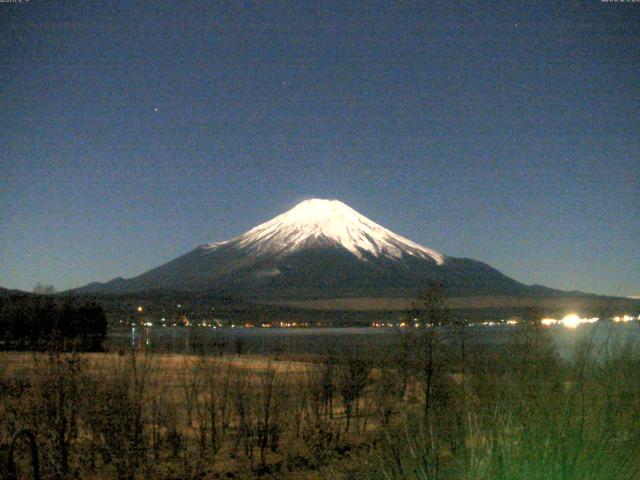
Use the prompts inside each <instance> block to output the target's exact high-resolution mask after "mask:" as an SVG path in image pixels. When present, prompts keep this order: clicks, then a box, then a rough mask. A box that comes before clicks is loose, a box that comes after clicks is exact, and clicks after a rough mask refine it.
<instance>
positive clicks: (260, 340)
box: [109, 321, 640, 359]
mask: <svg viewBox="0 0 640 480" xmlns="http://www.w3.org/2000/svg"><path fill="white" fill-rule="evenodd" d="M546 328H548V330H549V333H550V335H551V338H552V339H553V341H554V342H555V344H556V345H557V347H558V350H559V352H560V354H561V355H562V356H563V357H564V358H566V359H570V358H572V357H573V352H574V350H575V347H576V345H577V344H578V343H579V342H580V341H585V340H591V341H592V345H593V346H594V351H595V352H596V353H597V354H603V353H604V352H606V351H609V350H611V349H613V348H615V346H617V345H621V344H624V343H629V342H631V343H633V344H635V345H636V346H640V322H635V321H634V322H629V323H612V322H606V321H602V322H598V323H595V324H584V325H580V326H578V327H577V328H575V329H570V328H567V327H565V326H562V325H554V326H549V327H546ZM517 329H518V327H517V326H513V325H501V324H497V325H495V326H470V327H466V328H465V329H464V342H465V344H466V346H467V347H468V348H473V349H478V348H485V347H486V348H491V347H499V346H501V345H505V344H507V343H508V342H510V341H511V339H512V338H513V335H514V334H515V333H516V332H517ZM401 331H402V330H401V329H395V328H371V327H360V328H355V327H354V328H216V329H214V328H207V327H189V328H186V327H185V328H180V327H164V328H162V327H136V328H132V329H131V330H130V331H125V332H120V333H117V334H113V335H111V337H110V339H109V343H110V348H112V349H118V350H124V349H129V348H137V349H144V350H148V351H150V352H162V353H166V352H170V353H184V354H192V353H204V354H218V353H234V354H248V353H250V354H276V355H277V354H303V353H312V354H326V353H339V352H341V351H345V350H350V349H367V350H370V351H374V352H375V351H379V352H381V353H384V352H385V351H387V350H388V349H389V348H390V347H392V346H393V345H394V343H395V342H397V341H398V338H399V334H400V332H401ZM438 331H439V335H441V337H442V338H443V339H444V340H445V341H448V342H450V343H453V342H456V343H458V342H459V341H460V338H461V337H460V334H459V333H457V332H453V331H451V330H450V329H448V328H440V329H439V330H438Z"/></svg>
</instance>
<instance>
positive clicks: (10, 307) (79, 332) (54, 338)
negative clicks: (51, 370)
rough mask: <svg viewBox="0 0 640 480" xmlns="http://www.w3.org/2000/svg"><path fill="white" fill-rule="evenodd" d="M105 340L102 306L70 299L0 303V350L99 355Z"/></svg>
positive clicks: (16, 299)
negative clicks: (77, 352)
mask: <svg viewBox="0 0 640 480" xmlns="http://www.w3.org/2000/svg"><path fill="white" fill-rule="evenodd" d="M106 336H107V319H106V316H105V313H104V310H103V308H102V306H100V305H99V304H98V303H95V302H89V301H81V300H78V299H74V298H72V297H65V298H56V297H50V296H43V295H21V296H11V297H8V298H3V299H0V349H2V350H46V349H51V348H58V349H61V350H78V351H101V350H102V349H103V348H102V344H103V342H104V340H105V338H106Z"/></svg>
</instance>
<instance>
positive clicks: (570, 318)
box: [120, 304, 640, 329]
mask: <svg viewBox="0 0 640 480" xmlns="http://www.w3.org/2000/svg"><path fill="white" fill-rule="evenodd" d="M181 307H182V305H181V304H178V308H181ZM212 310H213V308H212ZM136 311H137V312H139V313H142V312H143V311H144V308H143V307H142V306H138V307H137V308H136ZM598 320H600V318H598V317H591V318H582V317H580V316H579V315H577V314H575V313H570V314H568V315H566V316H564V317H563V318H562V319H560V320H558V319H555V318H543V319H542V320H540V323H541V324H542V325H544V326H547V327H548V326H551V325H563V326H564V327H566V328H570V329H575V328H577V327H578V326H579V325H582V324H584V323H596V322H597V321H598ZM611 320H612V321H614V322H616V323H620V322H632V321H635V320H638V321H640V315H638V316H637V317H634V316H633V315H619V316H615V317H612V318H611ZM161 322H162V326H163V327H166V326H167V325H166V319H165V318H162V320H161ZM120 323H122V321H120ZM179 323H180V324H181V325H184V326H191V322H190V321H189V320H188V319H187V318H186V316H184V315H183V317H182V318H181V319H180V320H179ZM517 324H518V320H517V319H515V318H512V319H509V320H498V321H492V320H488V321H483V322H468V323H467V325H468V326H475V325H481V326H486V327H493V326H496V325H517ZM131 325H132V326H133V325H135V323H132V324H131ZM143 325H144V326H145V327H152V326H153V323H152V322H149V321H147V322H145V323H144V324H143ZM197 325H198V326H201V327H213V328H218V327H222V323H220V321H217V320H215V321H209V322H207V321H202V322H200V323H198V324H197ZM425 325H426V326H427V327H432V326H433V325H432V324H430V323H426V324H425ZM172 326H174V327H175V326H177V323H175V322H174V323H173V325H172ZM230 326H231V328H236V327H238V326H241V327H244V328H254V327H256V324H253V323H245V324H244V325H235V324H233V325H230ZM258 326H259V327H261V328H272V327H274V326H275V327H280V328H296V327H308V326H309V323H307V322H282V321H281V322H276V323H271V322H264V323H260V324H258ZM319 326H320V325H319ZM371 326H372V327H374V328H407V327H414V328H420V326H421V324H420V322H418V319H417V318H414V319H413V321H400V322H381V321H375V322H372V323H371Z"/></svg>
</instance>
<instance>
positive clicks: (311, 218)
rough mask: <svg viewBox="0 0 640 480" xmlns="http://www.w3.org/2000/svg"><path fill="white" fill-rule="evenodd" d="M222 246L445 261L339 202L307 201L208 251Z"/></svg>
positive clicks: (272, 252) (258, 251)
mask: <svg viewBox="0 0 640 480" xmlns="http://www.w3.org/2000/svg"><path fill="white" fill-rule="evenodd" d="M222 245H233V246H235V247H239V248H242V249H246V250H249V251H251V252H252V253H253V254H255V255H258V256H263V255H272V256H273V255H282V254H288V253H292V252H295V251H298V250H300V249H302V248H304V247H310V246H316V245H322V246H327V245H329V246H336V245H338V246H342V247H343V248H345V249H346V250H348V251H349V252H351V253H352V254H353V255H355V256H356V257H358V258H359V259H361V260H366V259H367V255H371V256H373V257H380V256H382V257H387V258H392V259H400V258H402V256H403V255H411V256H414V257H418V258H421V259H426V260H433V261H435V262H436V264H438V265H442V264H444V262H445V256H444V255H442V254H441V253H439V252H436V251H435V250H432V249H430V248H426V247H423V246H422V245H419V244H417V243H415V242H412V241H411V240H409V239H407V238H404V237H402V236H400V235H398V234H396V233H394V232H392V231H390V230H387V229H386V228H384V227H382V226H381V225H378V224H377V223H375V222H373V221H371V220H369V219H368V218H366V217H365V216H363V215H360V214H359V213H358V212H356V211H355V210H354V209H352V208H351V207H349V206H348V205H346V204H344V203H342V202H340V201H338V200H324V199H311V200H305V201H303V202H301V203H299V204H298V205H296V206H295V207H293V208H292V209H291V210H289V211H287V212H285V213H283V214H281V215H278V216H277V217H275V218H273V219H272V220H270V221H268V222H265V223H263V224H261V225H258V226H257V227H254V228H252V229H251V230H249V231H248V232H246V233H244V234H243V235H240V236H238V237H236V238H233V239H231V240H228V241H226V242H221V243H215V244H209V245H208V246H206V248H208V249H210V250H215V249H217V248H218V247H220V246H222Z"/></svg>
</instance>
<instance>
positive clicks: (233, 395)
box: [0, 305, 640, 479]
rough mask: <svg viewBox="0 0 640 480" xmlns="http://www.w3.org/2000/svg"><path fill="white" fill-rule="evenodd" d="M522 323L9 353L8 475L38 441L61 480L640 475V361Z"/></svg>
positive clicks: (627, 348) (5, 408)
mask: <svg viewBox="0 0 640 480" xmlns="http://www.w3.org/2000/svg"><path fill="white" fill-rule="evenodd" d="M436 306H437V305H436ZM425 314H426V315H431V318H432V319H433V320H437V319H438V316H439V315H441V313H440V311H439V309H437V308H434V309H433V310H432V311H431V312H429V311H428V310H427V311H426V313H425ZM445 329H446V330H447V331H448V333H449V335H448V336H447V338H449V339H451V338H454V339H455V341H450V340H449V341H446V342H445V341H443V335H442V331H443V330H445ZM518 329H519V332H518V334H517V335H515V336H514V338H513V340H512V341H511V342H510V343H509V344H506V345H503V346H500V347H498V346H496V347H492V348H491V349H487V347H483V348H482V349H480V348H475V349H473V350H472V349H470V348H469V347H468V346H467V343H466V342H465V335H466V334H467V332H466V331H465V327H464V325H451V324H450V325H448V326H443V327H440V328H421V329H414V330H413V331H411V332H410V333H406V332H405V333H398V334H397V337H396V341H395V342H394V345H393V347H392V348H388V349H386V350H385V351H380V350H379V349H376V348H371V349H366V348H363V347H362V345H359V346H358V347H357V348H356V347H354V348H352V349H346V350H345V351H343V352H339V353H338V354H337V355H336V354H331V355H330V354H327V355H307V356H305V357H301V356H298V357H296V358H295V359H294V358H290V359H286V358H284V359H283V358H282V356H281V357H280V358H279V359H278V360H275V359H274V357H269V356H261V357H256V356H250V355H240V356H238V355H235V356H230V355H227V354H222V353H220V354H218V352H215V351H209V352H206V354H202V355H197V356H181V355H144V354H141V353H139V352H128V353H126V354H116V353H113V354H110V353H103V354H79V353H73V352H71V353H68V352H67V353H65V352H63V351H61V350H60V349H56V348H51V349H50V350H49V351H48V352H46V353H38V354H35V353H26V352H25V353H18V352H11V353H4V354H2V358H1V361H0V365H1V366H2V367H1V369H0V382H1V385H0V449H1V450H0V455H1V456H2V458H0V461H1V463H0V465H1V466H0V468H2V469H4V470H0V478H11V476H12V475H13V474H14V473H15V475H16V476H17V477H18V478H32V477H31V475H32V468H33V467H32V463H33V460H34V459H32V454H31V451H30V450H29V448H28V439H29V435H30V434H32V435H33V438H34V439H35V442H36V444H37V459H38V463H39V466H38V470H39V472H40V474H41V476H42V478H52V479H65V478H117V479H133V478H154V479H155V478H167V479H169V478H181V479H190V478H194V479H195V478H254V477H258V476H262V477H265V478H269V477H271V478H310V479H313V478H385V479H404V478H416V479H449V478H451V479H520V478H522V479H555V478H557V479H574V478H575V479H578V478H580V479H618V478H619V479H630V478H638V476H639V475H640V457H639V456H638V452H640V398H639V397H638V392H640V356H639V355H638V353H639V352H638V351H637V349H635V347H634V346H633V345H611V344H609V345H606V347H607V348H606V349H604V350H602V351H600V352H597V355H596V352H594V351H593V348H594V345H593V343H592V342H589V340H588V339H586V340H585V341H584V342H583V343H582V344H581V345H580V346H579V348H578V352H577V355H576V357H575V360H574V361H572V362H571V363H566V362H563V361H562V360H561V359H560V358H559V356H558V355H557V352H556V351H555V348H554V346H553V344H552V343H551V341H550V340H549V338H548V336H547V332H546V331H545V330H543V329H542V328H541V327H540V325H539V323H538V322H536V321H530V322H523V324H522V325H520V326H519V327H518ZM294 360H295V361H294ZM25 430H26V431H27V432H29V433H21V434H20V433H19V432H24V431H25ZM12 446H13V447H14V448H13V449H11V447H12ZM34 453H35V452H34ZM10 457H11V458H12V461H11V458H10Z"/></svg>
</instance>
